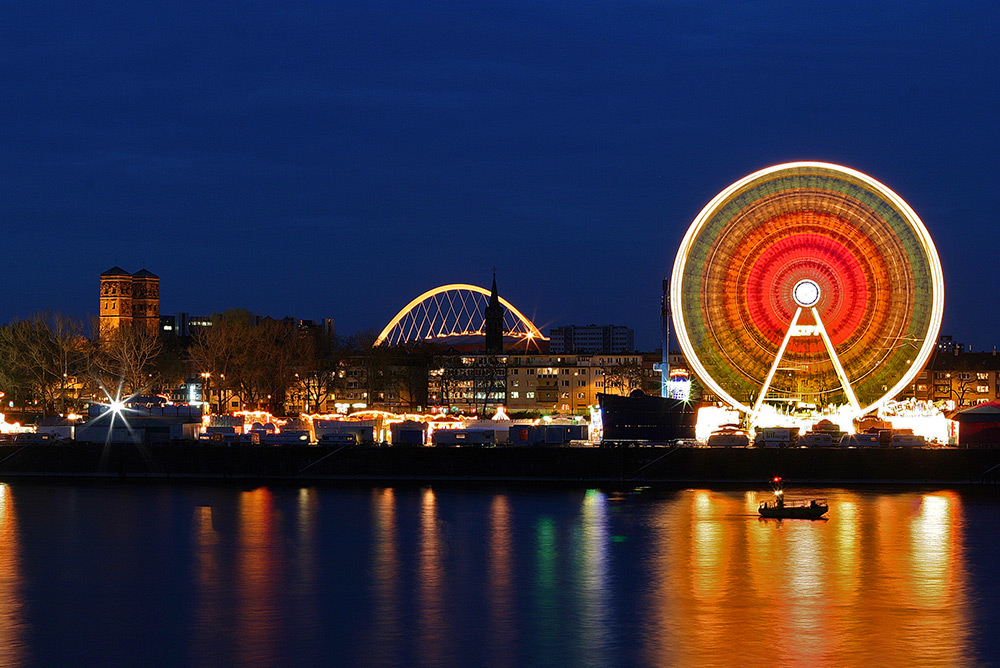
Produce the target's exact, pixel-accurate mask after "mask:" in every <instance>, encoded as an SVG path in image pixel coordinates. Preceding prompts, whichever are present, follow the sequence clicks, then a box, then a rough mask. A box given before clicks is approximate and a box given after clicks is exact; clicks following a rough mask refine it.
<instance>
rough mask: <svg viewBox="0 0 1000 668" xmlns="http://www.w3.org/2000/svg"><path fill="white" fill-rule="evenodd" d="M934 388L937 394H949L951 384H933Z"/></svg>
mask: <svg viewBox="0 0 1000 668" xmlns="http://www.w3.org/2000/svg"><path fill="white" fill-rule="evenodd" d="M934 390H935V391H936V392H938V394H941V393H944V394H949V393H950V392H951V386H950V385H935V386H934Z"/></svg>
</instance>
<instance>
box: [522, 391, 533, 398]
mask: <svg viewBox="0 0 1000 668" xmlns="http://www.w3.org/2000/svg"><path fill="white" fill-rule="evenodd" d="M524 398H525V399H534V398H535V393H534V392H525V393H524Z"/></svg>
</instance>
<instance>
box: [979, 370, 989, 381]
mask: <svg viewBox="0 0 1000 668" xmlns="http://www.w3.org/2000/svg"><path fill="white" fill-rule="evenodd" d="M989 379H990V374H988V373H986V372H985V371H980V372H979V373H977V374H976V380H989Z"/></svg>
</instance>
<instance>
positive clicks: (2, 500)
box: [0, 483, 26, 666]
mask: <svg viewBox="0 0 1000 668" xmlns="http://www.w3.org/2000/svg"><path fill="white" fill-rule="evenodd" d="M15 511H16V506H15V503H14V495H13V493H12V491H11V488H10V487H9V486H8V485H6V484H4V483H0V666H19V665H21V664H22V663H23V662H24V661H25V658H26V647H25V630H26V629H25V622H24V616H23V615H24V610H23V600H22V594H23V591H22V589H23V584H22V574H21V556H20V547H19V537H18V526H17V514H16V512H15Z"/></svg>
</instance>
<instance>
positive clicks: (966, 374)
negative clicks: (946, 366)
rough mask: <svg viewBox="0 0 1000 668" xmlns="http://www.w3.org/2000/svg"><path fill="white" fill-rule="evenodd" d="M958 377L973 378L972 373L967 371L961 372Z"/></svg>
mask: <svg viewBox="0 0 1000 668" xmlns="http://www.w3.org/2000/svg"><path fill="white" fill-rule="evenodd" d="M958 379H959V380H971V379H972V374H971V373H965V372H963V373H960V374H958Z"/></svg>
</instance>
